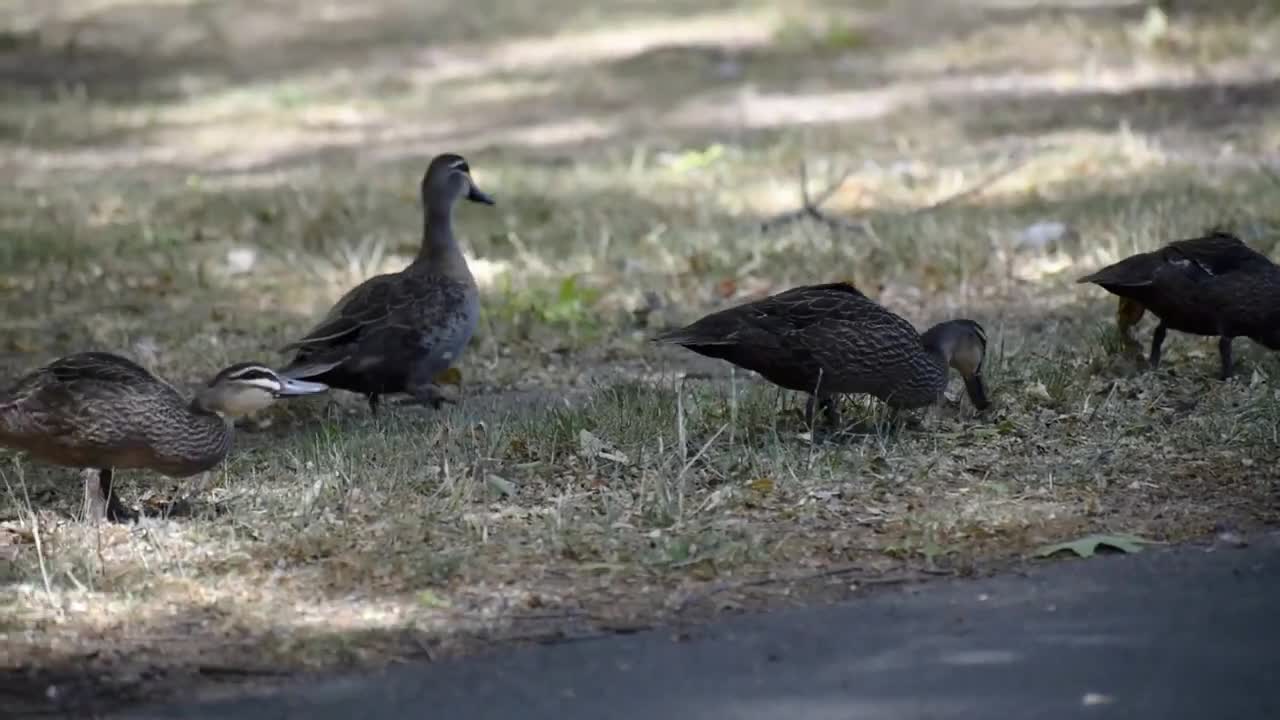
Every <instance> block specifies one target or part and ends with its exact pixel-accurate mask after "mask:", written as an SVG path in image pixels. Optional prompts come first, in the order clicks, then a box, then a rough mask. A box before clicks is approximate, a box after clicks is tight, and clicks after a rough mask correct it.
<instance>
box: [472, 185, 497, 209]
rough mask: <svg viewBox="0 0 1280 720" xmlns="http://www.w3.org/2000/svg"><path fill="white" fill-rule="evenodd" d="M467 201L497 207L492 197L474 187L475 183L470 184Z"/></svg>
mask: <svg viewBox="0 0 1280 720" xmlns="http://www.w3.org/2000/svg"><path fill="white" fill-rule="evenodd" d="M467 199H468V200H470V201H471V202H474V203H482V204H484V205H497V202H496V201H494V199H493V196H492V195H490V194H489V193H487V192H485V191H483V190H481V189H480V188H478V187H476V184H475V183H471V191H470V192H468V193H467Z"/></svg>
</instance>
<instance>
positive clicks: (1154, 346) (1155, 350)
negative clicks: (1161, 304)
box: [1149, 320, 1169, 370]
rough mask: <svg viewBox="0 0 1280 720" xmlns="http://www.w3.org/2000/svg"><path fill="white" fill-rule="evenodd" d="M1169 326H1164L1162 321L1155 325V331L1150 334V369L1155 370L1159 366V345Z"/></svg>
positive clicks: (1161, 343)
mask: <svg viewBox="0 0 1280 720" xmlns="http://www.w3.org/2000/svg"><path fill="white" fill-rule="evenodd" d="M1168 332H1169V328H1168V327H1166V326H1165V324H1164V321H1163V320H1161V321H1160V324H1159V325H1157V326H1156V331H1155V332H1154V333H1152V334H1151V360H1150V361H1149V364H1150V365H1151V369H1152V370H1155V369H1156V368H1158V367H1160V346H1161V345H1164V336H1165V335H1166V334H1168Z"/></svg>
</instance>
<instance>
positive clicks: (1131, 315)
mask: <svg viewBox="0 0 1280 720" xmlns="http://www.w3.org/2000/svg"><path fill="white" fill-rule="evenodd" d="M1146 311H1147V309H1146V308H1145V307H1143V305H1142V303H1140V302H1138V301H1137V300H1133V299H1131V298H1126V297H1122V298H1120V303H1119V305H1118V306H1117V307H1116V330H1117V331H1118V332H1119V333H1120V341H1121V343H1122V344H1124V346H1125V347H1126V348H1128V349H1129V350H1130V351H1131V352H1133V353H1134V354H1135V355H1137V356H1139V357H1141V356H1142V346H1141V345H1140V344H1139V343H1138V340H1137V338H1135V337H1134V336H1133V329H1134V328H1135V327H1137V325H1138V323H1139V322H1140V321H1141V320H1142V316H1143V314H1145V313H1146Z"/></svg>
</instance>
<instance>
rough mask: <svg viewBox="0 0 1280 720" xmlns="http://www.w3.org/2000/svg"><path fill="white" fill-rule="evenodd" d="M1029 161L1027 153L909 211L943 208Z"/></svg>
mask: <svg viewBox="0 0 1280 720" xmlns="http://www.w3.org/2000/svg"><path fill="white" fill-rule="evenodd" d="M1029 162H1031V157H1030V156H1029V155H1028V156H1026V157H1022V158H1019V159H1018V161H1017V162H1014V163H1012V164H1010V165H1009V166H1007V167H1004V168H1001V169H1000V170H996V171H994V172H991V173H988V174H987V175H986V176H984V177H982V178H981V179H979V180H978V181H977V182H975V183H973V184H972V185H969V186H968V187H966V188H963V189H961V190H959V191H958V192H954V193H952V194H950V195H947V196H945V197H943V198H942V199H940V200H936V201H934V202H932V203H930V204H928V205H925V206H924V207H922V208H917V209H915V210H912V211H911V212H913V213H919V212H929V211H930V210H937V209H939V208H943V207H946V206H948V205H951V204H952V203H955V202H959V201H960V200H964V199H965V198H969V197H973V196H974V195H977V194H978V193H980V192H982V191H983V190H986V189H987V188H989V187H991V186H992V185H994V184H995V183H996V181H998V180H1000V179H1001V178H1005V177H1008V176H1010V175H1012V174H1014V173H1015V172H1017V171H1019V170H1021V169H1022V168H1024V167H1026V166H1027V163H1029Z"/></svg>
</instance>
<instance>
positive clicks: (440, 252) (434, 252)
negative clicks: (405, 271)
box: [414, 203, 470, 277]
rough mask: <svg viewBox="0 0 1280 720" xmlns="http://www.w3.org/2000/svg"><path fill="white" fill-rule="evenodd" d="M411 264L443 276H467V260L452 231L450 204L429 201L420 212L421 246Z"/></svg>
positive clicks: (468, 274)
mask: <svg viewBox="0 0 1280 720" xmlns="http://www.w3.org/2000/svg"><path fill="white" fill-rule="evenodd" d="M414 265H418V266H422V267H426V268H430V269H431V270H432V271H434V272H438V273H440V274H442V275H445V276H446V277H463V276H466V277H470V270H469V269H468V268H467V261H466V259H465V258H464V257H463V256H462V250H461V249H459V248H458V241H457V239H456V238H455V237H454V235H453V205H452V203H450V204H448V205H443V206H438V205H428V206H427V210H426V212H425V213H423V226H422V247H421V248H420V249H419V250H418V257H417V258H415V259H414Z"/></svg>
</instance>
